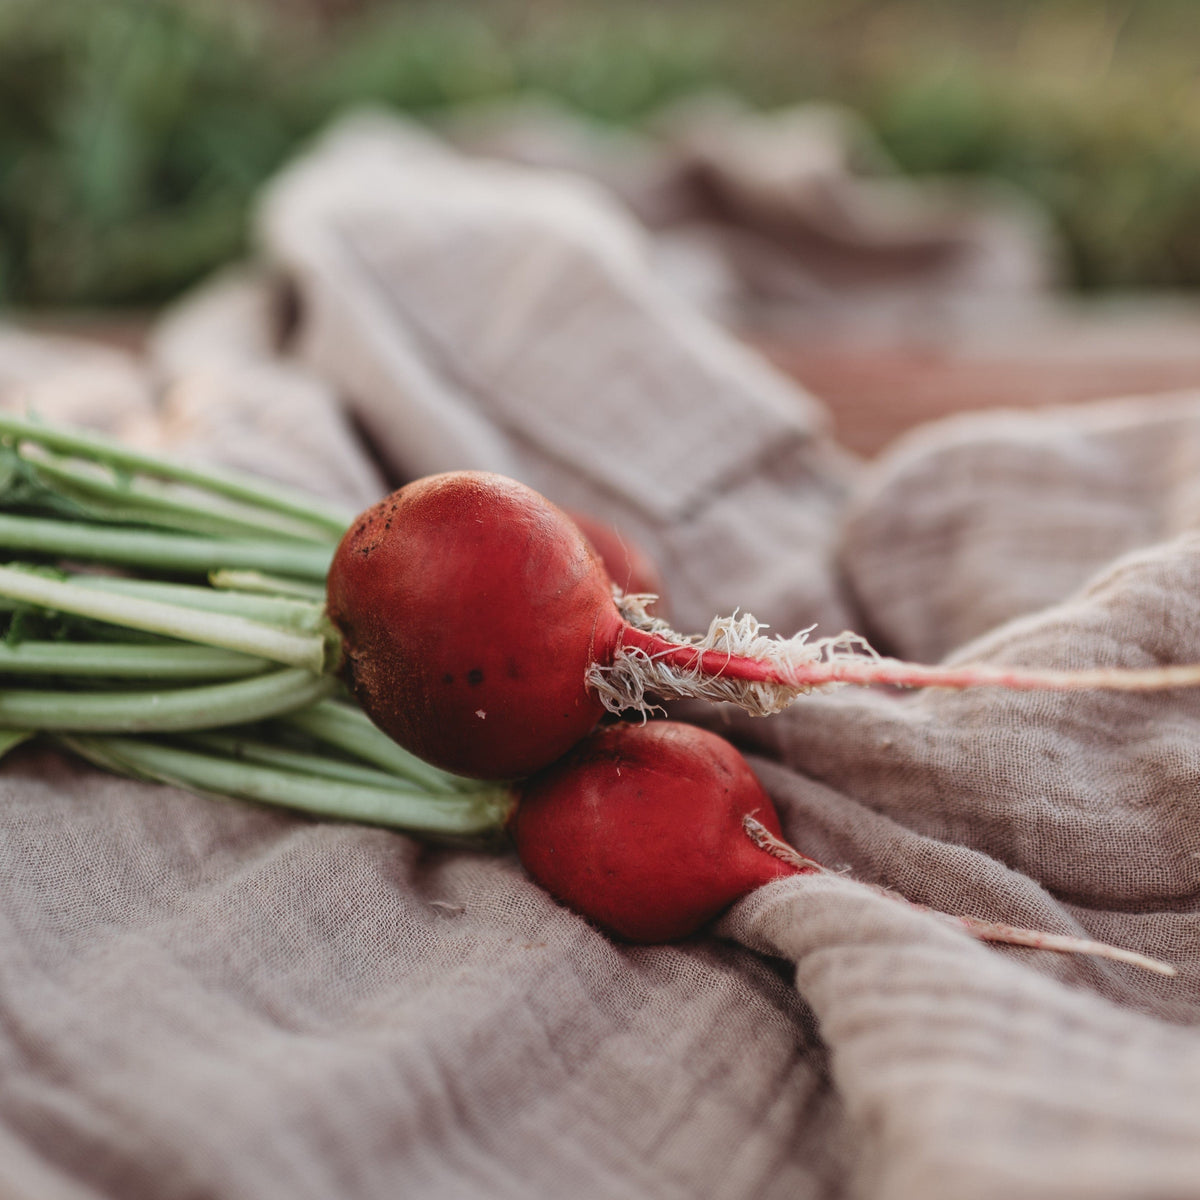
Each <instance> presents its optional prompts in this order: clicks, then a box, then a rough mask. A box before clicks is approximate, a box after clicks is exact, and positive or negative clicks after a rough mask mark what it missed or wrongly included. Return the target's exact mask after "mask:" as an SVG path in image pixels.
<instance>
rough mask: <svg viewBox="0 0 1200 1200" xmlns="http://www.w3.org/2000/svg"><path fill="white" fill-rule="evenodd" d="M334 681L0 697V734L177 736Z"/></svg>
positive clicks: (242, 717)
mask: <svg viewBox="0 0 1200 1200" xmlns="http://www.w3.org/2000/svg"><path fill="white" fill-rule="evenodd" d="M336 687H337V682H336V680H333V679H330V678H329V677H327V676H321V675H314V674H312V673H311V672H309V671H303V670H300V669H299V668H296V667H289V668H287V669H286V670H282V671H272V672H270V673H269V674H266V675H258V676H254V677H252V678H250V679H243V680H238V681H237V682H236V683H219V684H205V685H201V686H199V687H187V688H172V689H166V690H162V689H156V690H153V691H119V692H78V691H73V692H68V691H35V690H33V689H24V688H22V689H18V690H2V691H0V728H5V729H36V730H44V731H46V732H68V733H76V732H78V733H178V732H186V731H188V730H193V729H216V728H219V727H220V726H222V725H237V724H241V723H242V722H245V721H261V720H263V719H265V718H267V717H275V716H279V715H281V714H283V713H287V712H290V711H291V710H292V709H293V708H302V707H303V706H304V705H306V704H311V703H313V702H314V701H316V700H320V699H321V698H323V697H324V696H328V695H329V694H330V692H332V691H333V690H334V689H335V688H336Z"/></svg>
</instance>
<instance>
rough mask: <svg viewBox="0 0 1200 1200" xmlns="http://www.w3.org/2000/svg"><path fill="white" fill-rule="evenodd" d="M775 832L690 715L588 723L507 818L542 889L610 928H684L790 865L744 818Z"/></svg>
mask: <svg viewBox="0 0 1200 1200" xmlns="http://www.w3.org/2000/svg"><path fill="white" fill-rule="evenodd" d="M746 816H751V817H754V818H755V819H756V820H757V821H759V822H760V823H761V824H762V825H763V826H764V827H765V828H766V829H767V830H769V831H770V832H771V833H772V834H774V835H776V836H780V828H779V818H778V816H777V815H776V812H775V809H774V807H773V806H772V804H771V801H770V798H769V797H768V796H767V794H766V792H764V791H763V788H762V785H761V784H760V783H759V782H758V779H757V778H756V777H755V775H754V772H753V771H752V770H751V769H750V766H749V764H748V763H747V762H746V760H745V759H744V758H743V757H742V756H741V755H740V754H739V753H738V752H737V750H735V749H734V748H733V747H732V746H731V745H730V744H729V743H728V742H726V741H724V740H723V739H722V738H719V737H717V736H716V735H715V734H712V733H708V732H706V731H705V730H702V729H700V728H698V727H696V726H693V725H684V724H679V723H676V722H673V721H651V722H649V723H648V724H645V725H629V724H623V725H610V726H606V727H604V728H601V729H598V730H596V731H595V732H594V733H592V734H591V735H590V736H589V737H588V738H586V739H585V740H584V741H583V742H581V743H580V744H579V745H578V746H576V747H575V749H574V750H572V751H571V752H570V753H569V754H568V755H567V756H566V757H565V758H564V759H562V760H561V761H559V762H557V763H555V764H554V765H553V766H551V767H548V768H547V769H546V770H545V771H542V772H541V773H540V774H538V775H536V776H535V777H534V778H533V779H531V780H529V781H528V782H527V783H526V784H525V786H524V788H523V790H522V795H521V800H520V803H519V804H518V806H517V810H516V814H515V816H514V818H513V821H512V832H513V836H514V839H515V841H516V845H517V852H518V854H519V855H520V858H521V862H522V864H523V865H524V867H525V869H526V870H527V871H528V872H529V874H530V876H532V878H533V879H534V880H535V881H536V882H537V883H539V884H541V885H542V887H544V888H545V889H546V890H547V891H548V892H549V893H550V894H551V895H552V896H554V897H555V898H556V899H558V900H559V901H561V902H562V903H563V904H566V905H567V906H568V907H569V908H572V909H574V910H575V911H576V912H578V913H580V914H581V915H582V916H585V917H587V918H588V919H589V920H591V921H592V922H594V923H595V924H596V925H598V926H600V927H601V928H602V929H604V930H606V931H607V932H609V933H612V934H615V935H616V936H617V937H620V938H624V939H625V940H627V941H632V942H648V943H653V942H669V941H675V940H677V939H679V938H683V937H687V936H688V935H689V934H692V933H694V932H696V930H698V929H700V928H701V927H702V926H703V925H705V924H707V923H708V922H709V921H711V920H712V919H713V918H714V917H716V916H717V915H718V914H719V913H721V912H722V911H724V910H725V909H726V908H728V907H729V905H730V904H732V903H733V902H734V901H735V900H737V899H738V898H739V897H741V896H744V895H746V894H747V893H748V892H750V891H753V890H754V889H755V888H757V887H760V886H762V885H763V884H765V883H769V882H770V881H771V880H772V879H778V878H781V877H782V876H785V875H793V874H795V873H796V868H795V867H794V866H792V865H790V864H788V863H785V862H782V861H780V859H778V858H776V857H774V856H773V855H771V854H770V853H768V852H767V851H766V850H763V849H760V848H759V847H758V846H756V845H755V844H754V843H753V842H752V841H751V839H750V838H749V837H748V836H747V834H746V830H745V828H744V826H743V824H742V819H743V818H744V817H746Z"/></svg>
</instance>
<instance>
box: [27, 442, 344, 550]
mask: <svg viewBox="0 0 1200 1200" xmlns="http://www.w3.org/2000/svg"><path fill="white" fill-rule="evenodd" d="M26 462H28V463H29V466H30V467H31V468H32V469H33V471H34V473H35V474H36V476H37V477H38V478H39V479H41V480H43V481H44V483H45V485H46V486H47V487H48V488H49V489H50V490H52V491H54V492H57V493H58V494H59V495H62V496H66V497H67V498H68V499H70V500H73V501H75V502H77V503H78V504H79V505H80V506H81V507H83V508H85V509H87V510H88V512H89V514H90V515H91V516H94V517H96V518H98V519H100V520H103V521H110V522H112V523H114V524H134V525H162V526H165V527H166V528H168V529H175V530H179V531H181V532H184V531H185V532H189V533H197V534H201V535H204V536H209V537H255V536H258V537H262V536H267V537H284V538H288V539H291V540H299V541H304V542H318V543H328V542H330V541H331V540H332V539H331V537H330V534H329V531H328V530H327V529H324V528H322V527H320V526H318V525H315V524H313V523H312V522H310V521H301V520H297V519H296V518H295V517H292V516H290V515H288V514H286V513H277V512H272V511H265V510H263V509H254V508H248V507H246V506H245V505H237V504H231V503H230V502H228V501H227V500H225V499H224V498H222V499H219V500H216V499H214V498H213V497H211V496H209V497H205V498H204V499H203V500H201V501H196V500H189V499H188V498H187V497H186V496H184V495H182V494H180V493H179V492H168V491H165V490H162V485H160V486H159V488H154V487H148V486H147V485H146V484H143V483H138V482H135V481H134V480H132V479H113V478H111V477H110V476H108V475H104V474H97V473H96V472H97V471H98V470H103V468H102V467H100V466H99V464H88V465H87V466H85V465H82V464H76V463H72V462H66V461H63V460H59V459H50V458H45V459H43V458H38V459H36V460H34V459H29V458H27V459H26ZM92 467H95V470H93V469H91V468H92Z"/></svg>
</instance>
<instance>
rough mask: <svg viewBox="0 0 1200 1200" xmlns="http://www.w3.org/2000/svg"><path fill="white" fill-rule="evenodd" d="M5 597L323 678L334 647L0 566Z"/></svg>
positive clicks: (301, 636) (315, 639)
mask: <svg viewBox="0 0 1200 1200" xmlns="http://www.w3.org/2000/svg"><path fill="white" fill-rule="evenodd" d="M0 595H4V596H7V597H8V598H9V599H12V600H21V601H24V602H25V603H27V604H34V605H38V606H40V607H42V608H49V609H56V610H58V611H59V612H67V613H73V614H74V615H75V616H79V617H90V618H91V619H93V620H96V621H110V622H112V623H113V624H115V625H121V626H124V627H125V628H127V629H141V630H144V631H146V632H148V633H161V634H166V635H167V636H168V637H175V638H179V639H180V640H181V641H185V642H200V643H203V644H205V645H209V646H221V647H223V648H224V649H226V650H239V651H241V652H242V653H245V654H253V655H256V656H258V657H261V658H269V659H271V660H272V661H273V662H281V663H287V664H289V665H290V666H295V667H304V668H306V669H307V670H309V671H314V672H317V673H320V672H321V671H324V670H325V669H326V666H327V660H328V658H329V655H330V647H331V645H332V643H331V642H329V641H327V639H326V637H324V636H321V635H318V634H300V633H291V632H289V631H287V630H284V629H278V628H275V627H273V626H270V625H264V624H262V623H261V622H259V621H251V620H248V619H247V618H245V617H238V616H229V615H223V614H218V613H209V612H202V611H199V610H197V609H191V608H183V607H181V606H179V605H175V604H164V603H162V602H161V601H159V600H148V599H144V598H142V597H140V596H123V595H115V594H112V593H108V592H101V591H97V590H96V589H95V588H91V587H83V586H81V585H79V584H77V583H71V582H69V581H67V580H62V579H52V578H49V577H47V576H44V575H37V574H34V573H33V572H31V571H22V570H16V569H14V568H12V567H0Z"/></svg>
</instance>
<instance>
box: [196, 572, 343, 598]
mask: <svg viewBox="0 0 1200 1200" xmlns="http://www.w3.org/2000/svg"><path fill="white" fill-rule="evenodd" d="M208 582H209V583H210V584H211V585H212V586H213V587H215V588H221V589H223V590H227V591H231V592H265V593H267V594H269V595H273V596H291V597H293V598H294V599H297V600H311V601H313V602H314V603H316V604H324V603H325V589H324V588H323V587H321V586H320V585H319V584H315V583H304V582H303V581H302V580H299V579H284V578H283V576H281V575H266V574H264V573H263V572H262V571H213V572H212V574H210V575H209V577H208Z"/></svg>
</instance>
